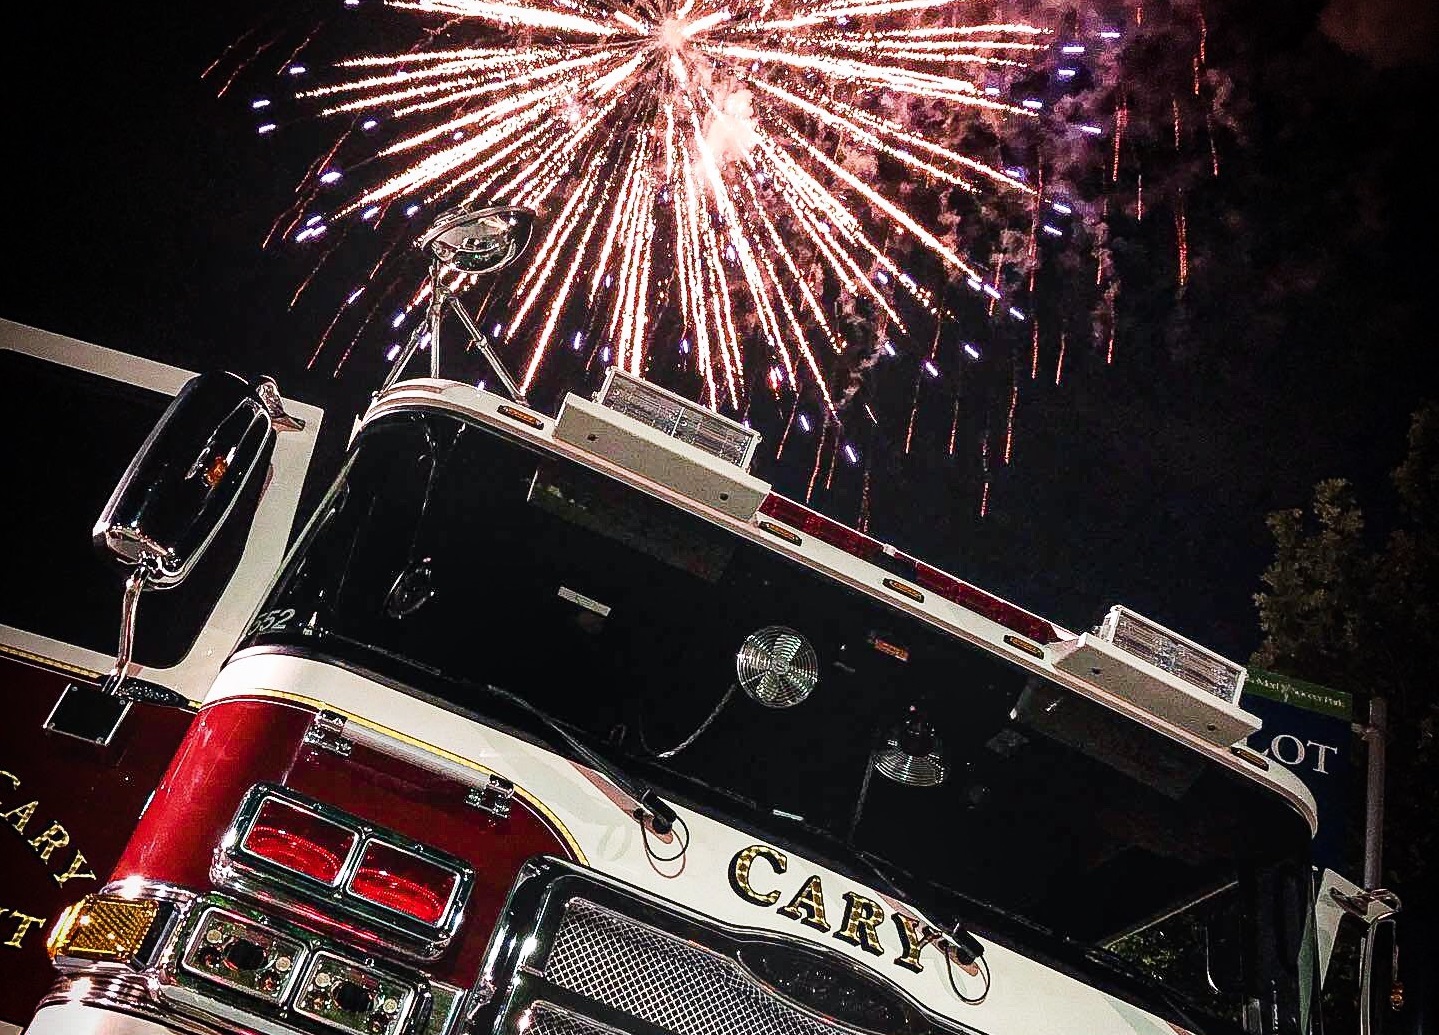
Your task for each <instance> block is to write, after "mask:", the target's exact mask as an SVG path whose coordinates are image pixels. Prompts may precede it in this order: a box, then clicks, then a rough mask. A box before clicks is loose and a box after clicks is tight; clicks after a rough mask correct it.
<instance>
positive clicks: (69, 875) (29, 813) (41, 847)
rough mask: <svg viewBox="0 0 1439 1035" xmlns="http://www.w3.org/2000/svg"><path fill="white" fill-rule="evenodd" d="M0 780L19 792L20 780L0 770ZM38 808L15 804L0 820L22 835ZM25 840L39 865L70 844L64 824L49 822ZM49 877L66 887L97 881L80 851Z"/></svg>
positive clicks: (0, 913)
mask: <svg viewBox="0 0 1439 1035" xmlns="http://www.w3.org/2000/svg"><path fill="white" fill-rule="evenodd" d="M0 781H9V783H10V789H11V790H12V791H13V790H18V789H19V787H20V777H18V776H16V775H15V774H14V773H12V772H10V771H9V770H8V769H0ZM39 807H40V803H39V802H38V801H30V802H26V803H25V804H24V805H16V806H15V807H14V808H12V809H10V810H9V811H8V812H0V819H3V820H4V821H5V822H7V823H9V824H10V826H12V827H14V828H15V832H16V833H17V834H21V835H23V834H24V833H25V828H26V827H27V826H29V825H30V820H31V819H33V818H34V816H35V810H36V809H38V808H39ZM27 840H28V843H29V845H30V847H31V848H33V849H34V850H35V854H36V855H37V856H38V857H39V859H40V861H41V862H42V863H48V862H50V856H52V855H54V854H55V849H57V848H64V847H65V846H66V845H68V844H69V843H70V831H68V830H66V829H65V827H64V826H63V825H61V824H59V823H56V822H54V821H53V820H52V821H51V822H50V826H49V827H48V828H46V830H45V832H44V833H42V834H39V835H37V836H35V837H32V838H28V839H27ZM60 858H63V857H60ZM60 858H57V859H56V861H55V865H57V866H58V865H59V861H60ZM50 876H51V877H53V878H54V880H55V883H56V884H59V885H62V886H63V885H64V884H65V882H66V881H70V880H97V879H98V878H97V877H96V876H95V871H93V870H91V869H90V860H88V859H86V858H85V853H83V852H81V851H79V850H78V849H77V850H76V852H75V856H74V858H72V859H71V860H70V865H69V866H67V867H65V869H64V870H63V871H56V872H52V873H51V874H50ZM4 915H5V910H4V909H0V916H4ZM13 915H14V916H16V917H20V916H24V915H25V914H23V913H15V914H13ZM27 929H28V928H27ZM23 936H24V932H23V931H22V932H21V933H20V934H17V935H16V937H17V938H19V937H23ZM3 944H6V945H9V944H10V943H9V942H5V943H3Z"/></svg>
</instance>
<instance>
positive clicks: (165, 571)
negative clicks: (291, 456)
mask: <svg viewBox="0 0 1439 1035" xmlns="http://www.w3.org/2000/svg"><path fill="white" fill-rule="evenodd" d="M296 425H297V422H296V419H295V418H292V417H288V416H286V415H285V414H284V412H283V409H281V407H280V399H279V391H278V389H276V388H275V383H274V381H272V380H270V379H269V378H264V379H262V380H261V381H259V382H258V383H257V384H254V385H252V384H250V383H249V382H247V381H245V380H244V379H243V378H241V377H239V376H237V375H235V374H230V373H218V372H217V373H208V374H201V375H199V376H198V377H195V378H192V379H191V380H190V382H189V383H188V384H186V385H185V387H184V388H182V389H181V390H180V393H179V394H178V395H176V396H175V398H174V400H173V401H172V402H171V403H170V406H169V408H168V409H166V410H165V413H164V414H163V415H162V416H161V417H160V420H159V422H158V423H157V424H156V425H155V428H154V430H152V431H151V432H150V436H149V438H147V439H146V440H145V444H144V445H143V446H141V447H140V451H139V452H138V453H136V454H135V458H134V460H132V461H131V462H130V466H129V467H128V468H127V469H126V471H125V474H124V475H123V476H122V477H121V479H120V481H119V484H117V485H116V486H115V491H114V492H113V493H112V494H111V495H110V499H109V501H108V502H107V503H106V504H105V508H104V510H103V511H101V513H100V518H99V520H98V521H97V522H96V523H95V528H94V532H93V537H94V541H95V544H96V545H97V546H98V547H100V548H101V549H102V550H103V551H104V552H106V553H108V554H109V555H111V556H112V557H114V558H116V559H118V560H119V561H120V562H121V563H122V564H124V565H126V566H128V567H133V568H135V569H137V572H139V573H142V576H141V577H142V581H143V582H144V583H145V588H147V589H148V588H154V589H168V588H170V587H172V586H177V585H179V584H180V583H181V582H182V581H184V579H185V576H187V575H188V574H189V573H190V571H191V570H192V569H193V568H194V567H195V564H196V563H197V562H198V561H199V559H200V557H201V556H202V555H203V554H204V552H205V549H206V548H207V547H208V546H209V545H210V543H211V542H212V541H213V540H214V538H215V534H216V533H217V532H218V531H219V530H220V526H221V525H223V524H224V522H225V518H226V517H228V516H229V513H230V511H231V509H233V507H234V505H235V501H236V500H238V499H239V497H240V493H241V490H242V489H244V487H245V484H246V483H247V482H248V481H249V479H250V477H251V475H253V474H254V472H255V471H256V470H258V469H259V468H260V467H261V466H262V465H263V463H264V460H265V457H266V456H267V455H268V452H269V447H270V445H271V444H272V443H273V441H274V437H275V430H276V428H277V427H295V426H296ZM298 426H300V427H303V423H299V424H298Z"/></svg>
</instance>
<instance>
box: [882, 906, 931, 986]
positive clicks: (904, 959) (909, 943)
mask: <svg viewBox="0 0 1439 1035" xmlns="http://www.w3.org/2000/svg"><path fill="white" fill-rule="evenodd" d="M890 919H891V920H893V921H894V926H895V927H897V928H899V944H900V946H901V947H902V948H903V950H904V951H903V952H901V953H900V954H899V955H898V956H896V957H895V958H894V962H895V965H896V966H899V967H903V968H904V969H905V970H912V971H914V972H915V973H916V974H918V973H919V972H920V971H922V970H923V969H924V964H923V963H921V962H920V961H919V954H920V951H921V950H923V948H924V947H925V946H926V945H928V944H929V943H930V942H932V941H935V940H937V939H939V938H943V937H944V932H943V931H936V930H935V929H934V928H933V927H930V926H929V924H920V922H919V921H918V920H916V919H915V918H914V917H912V916H905V915H904V914H903V913H895V914H894V915H893V916H891V917H890Z"/></svg>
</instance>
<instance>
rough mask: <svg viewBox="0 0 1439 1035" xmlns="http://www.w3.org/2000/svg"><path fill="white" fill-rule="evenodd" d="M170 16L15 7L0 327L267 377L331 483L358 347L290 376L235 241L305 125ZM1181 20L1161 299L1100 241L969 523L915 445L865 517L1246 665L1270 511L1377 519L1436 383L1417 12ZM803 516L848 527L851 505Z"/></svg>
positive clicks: (1425, 89) (968, 572) (223, 17)
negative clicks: (1213, 121)
mask: <svg viewBox="0 0 1439 1035" xmlns="http://www.w3.org/2000/svg"><path fill="white" fill-rule="evenodd" d="M335 6H336V7H338V6H339V5H338V3H336V4H335ZM1256 9H1258V10H1256ZM171 11H172V12H173V13H166V12H164V11H162V10H161V7H160V5H153V4H148V5H147V4H138V5H136V4H131V5H113V4H105V5H88V6H85V7H82V8H76V7H73V6H68V5H60V4H25V5H22V6H21V7H19V8H17V9H16V10H15V11H12V13H11V15H10V18H9V20H8V23H7V27H6V33H5V43H4V47H5V48H6V49H7V51H8V54H7V60H6V61H5V62H4V64H3V68H4V71H3V72H0V75H3V76H4V77H5V87H6V88H5V92H4V96H5V97H6V98H7V101H8V103H7V105H6V112H5V121H4V132H5V137H4V139H5V155H6V158H7V161H6V163H5V165H6V173H7V176H6V202H7V203H6V205H5V220H4V232H5V240H6V248H5V252H6V256H7V260H6V263H5V272H4V275H3V276H0V316H3V317H5V318H8V319H12V320H16V321H19V322H22V323H27V324H32V325H35V326H38V327H42V328H45V329H48V330H53V331H57V332H60V333H63V334H67V335H70V336H73V337H76V338H80V339H83V340H87V341H91V342H94V343H97V344H101V345H105V346H108V347H111V348H116V349H121V350H126V351H131V352H136V353H139V354H142V355H146V356H150V357H153V358H157V359H162V360H166V361H170V362H174V363H177V364H180V365H182V366H187V367H190V368H192V369H204V368H208V367H217V366H224V367H230V368H232V369H236V370H240V371H242V372H255V373H270V374H273V375H274V376H276V377H277V378H278V379H279V380H280V383H281V385H282V387H283V388H284V389H285V390H286V392H287V393H288V394H290V395H292V396H295V397H298V398H301V399H304V400H305V401H308V402H314V403H317V404H320V405H325V406H327V407H329V408H330V410H331V415H330V417H329V418H328V430H329V434H328V436H327V438H326V440H325V441H324V442H323V443H322V447H321V449H322V452H321V462H322V463H324V464H326V465H327V468H328V470H329V471H332V470H333V464H334V461H335V458H336V456H337V451H338V450H339V449H340V448H341V446H342V439H343V436H344V434H345V429H347V428H348V426H349V422H350V417H351V415H352V414H354V413H355V412H356V411H357V410H358V409H359V408H360V407H361V406H362V405H363V403H364V401H365V398H366V396H367V394H368V392H369V391H370V390H372V389H373V387H374V386H375V385H376V384H377V383H378V379H379V377H380V366H381V364H380V363H379V361H378V357H375V356H373V355H372V356H369V357H359V358H357V359H356V360H355V361H354V362H352V363H351V364H350V365H348V366H347V367H345V368H344V370H343V371H342V373H341V374H340V375H339V376H335V374H334V371H333V367H332V365H320V366H317V367H316V368H315V369H313V370H309V369H306V367H305V360H306V358H307V357H308V355H309V353H310V351H311V347H312V343H313V341H314V339H315V336H316V335H317V334H318V333H319V332H320V331H321V330H322V329H323V326H324V322H323V315H322V313H321V312H320V308H318V307H311V308H306V307H304V306H301V307H300V308H298V309H296V310H294V311H288V310H287V303H288V300H289V298H290V296H291V294H292V292H293V291H294V288H295V286H296V284H297V283H298V281H299V279H300V278H301V277H302V276H303V273H304V271H305V269H306V260H305V259H304V257H303V256H301V255H299V254H297V253H296V252H294V251H289V252H284V251H276V250H270V251H266V250H263V249H262V248H261V242H262V240H263V239H264V237H265V235H266V233H267V232H268V230H269V229H270V226H271V224H272V222H273V221H274V220H275V218H276V216H277V215H278V214H279V213H280V212H282V211H283V210H284V209H285V207H286V206H287V205H289V204H290V203H291V201H292V199H293V191H294V188H295V184H296V183H297V182H299V181H300V179H301V178H302V177H303V175H304V174H305V172H306V169H307V165H308V163H309V161H310V160H311V159H312V158H313V157H314V155H315V153H316V149H317V148H318V147H320V146H322V145H323V141H324V137H323V135H322V134H320V133H319V132H316V133H314V134H313V135H312V136H309V137H306V136H305V134H304V133H303V132H302V131H293V132H288V133H287V136H286V137H285V139H284V140H271V139H261V138H259V137H257V135H256V133H255V125H256V120H255V117H254V115H253V113H252V112H251V111H250V109H249V101H250V99H251V97H252V96H254V94H255V92H256V90H255V83H256V80H253V79H252V80H251V81H250V82H249V83H247V84H242V85H241V86H239V87H237V88H236V89H234V90H232V91H230V92H228V93H227V94H226V95H225V96H223V97H217V92H218V87H219V85H220V84H219V82H218V81H217V79H216V78H215V77H214V76H211V77H208V78H206V77H204V76H203V72H204V70H205V69H206V67H207V66H208V65H209V64H210V63H211V62H212V61H213V60H215V59H216V58H218V57H220V56H221V55H222V54H224V52H225V50H226V48H227V47H228V46H230V45H231V44H232V43H234V42H235V41H236V40H240V39H242V38H245V37H246V34H247V33H249V32H251V31H252V30H253V29H255V27H256V26H257V25H258V24H260V23H261V21H262V18H261V14H262V13H263V12H262V9H261V8H260V7H258V6H257V5H254V4H246V3H238V2H233V0H216V2H211V3H206V4H203V5H185V6H184V7H182V8H171ZM1208 15H1209V24H1210V31H1211V36H1210V55H1209V57H1210V64H1211V65H1212V66H1214V67H1216V68H1220V69H1222V70H1223V72H1224V74H1225V75H1226V76H1227V78H1228V81H1229V82H1230V83H1231V85H1232V94H1231V96H1230V98H1229V104H1228V107H1229V110H1230V111H1231V112H1232V113H1233V114H1234V116H1235V126H1234V129H1233V130H1232V131H1227V132H1226V134H1225V136H1224V138H1223V144H1224V146H1223V149H1222V150H1223V153H1222V155H1221V157H1222V166H1221V174H1220V176H1219V177H1218V178H1217V179H1212V180H1209V181H1207V182H1205V183H1204V184H1202V185H1201V186H1200V187H1199V188H1198V189H1197V190H1196V191H1195V193H1194V194H1193V196H1192V197H1191V198H1190V203H1189V209H1188V220H1189V223H1188V235H1189V242H1190V264H1191V265H1190V274H1189V281H1188V284H1187V286H1186V288H1185V290H1184V292H1183V293H1182V295H1181V294H1180V293H1179V292H1178V291H1177V290H1176V287H1175V280H1174V276H1173V270H1172V268H1171V267H1172V265H1173V262H1174V257H1173V250H1172V247H1170V246H1169V244H1168V243H1167V238H1166V237H1165V235H1164V234H1161V233H1158V232H1157V231H1156V232H1154V233H1136V234H1134V235H1132V236H1131V237H1130V238H1128V239H1126V240H1121V241H1120V242H1118V244H1117V252H1118V254H1117V256H1116V261H1117V262H1118V263H1119V264H1120V266H1121V269H1122V271H1123V273H1124V294H1123V296H1122V303H1121V317H1122V319H1121V330H1120V335H1119V338H1118V349H1117V353H1116V357H1115V361H1114V363H1113V365H1110V366H1106V365H1104V364H1103V363H1102V362H1101V361H1099V360H1097V359H1096V358H1095V356H1096V354H1094V353H1093V352H1091V353H1090V354H1088V358H1085V356H1084V355H1083V354H1080V353H1077V354H1076V358H1075V359H1074V361H1073V366H1072V367H1071V369H1070V370H1069V371H1068V373H1067V374H1066V377H1065V380H1064V382H1063V383H1062V384H1061V385H1059V386H1054V385H1053V384H1052V383H1050V384H1040V383H1036V384H1035V385H1034V386H1033V387H1032V388H1030V387H1028V386H1026V390H1025V393H1024V395H1023V397H1022V402H1021V406H1020V409H1019V411H1018V414H1017V421H1016V436H1015V442H1014V456H1013V462H1012V463H1011V464H1010V465H1009V466H1007V467H1002V468H1000V469H998V470H996V472H995V474H994V477H993V482H992V486H991V497H990V503H989V512H988V514H987V516H985V517H984V518H982V519H981V518H980V517H979V516H978V507H977V499H976V492H975V482H974V480H973V478H972V477H968V476H964V475H962V474H957V473H956V471H955V470H954V465H955V463H956V461H951V460H949V459H948V458H947V457H945V456H944V455H943V451H942V450H928V451H925V450H918V451H915V453H913V454H912V455H911V456H909V457H904V456H883V457H880V458H879V459H878V460H877V461H876V471H877V473H876V477H875V483H874V484H875V492H874V496H873V498H872V500H871V504H870V517H871V526H870V530H871V532H872V533H873V534H875V535H877V536H879V537H881V538H884V539H887V540H889V541H891V542H894V543H895V544H896V545H897V546H899V547H901V548H903V549H906V550H908V551H910V552H914V553H918V554H919V555H921V556H923V557H925V558H926V559H929V560H932V561H934V562H935V563H937V564H939V565H940V566H941V567H945V568H948V569H949V570H951V571H953V572H954V573H955V574H957V575H960V576H961V577H963V578H966V579H968V580H970V581H972V582H975V583H977V584H979V585H981V586H983V587H985V588H988V589H990V590H992V591H995V592H998V593H1000V594H1001V595H1004V596H1007V597H1009V598H1010V599H1012V600H1014V601H1015V602H1017V603H1019V604H1021V605H1023V606H1025V607H1027V608H1029V609H1031V610H1035V611H1038V612H1040V613H1042V614H1044V615H1045V616H1046V617H1049V618H1051V619H1053V620H1055V621H1057V622H1059V623H1061V624H1064V625H1067V626H1069V627H1070V628H1075V629H1084V628H1087V627H1088V626H1089V625H1091V624H1093V623H1095V622H1097V620H1098V619H1099V618H1100V617H1101V616H1102V615H1103V613H1104V611H1105V610H1106V609H1107V608H1108V606H1109V605H1110V604H1113V603H1124V604H1126V605H1129V606H1130V607H1133V608H1135V609H1136V610H1139V611H1140V612H1142V613H1145V614H1148V615H1150V616H1152V617H1153V618H1155V619H1157V620H1159V621H1161V622H1163V623H1165V624H1167V625H1170V626H1172V627H1174V628H1175V629H1177V630H1178V631H1180V632H1182V633H1185V634H1187V635H1190V636H1192V637H1193V638H1195V639H1198V640H1200V641H1201V642H1203V643H1206V644H1208V645H1210V646H1212V647H1214V648H1216V649H1219V650H1221V651H1223V652H1225V653H1227V654H1229V655H1230V656H1232V657H1236V658H1238V659H1240V660H1244V659H1247V657H1248V654H1249V652H1250V651H1251V650H1252V649H1253V648H1254V647H1256V646H1257V644H1258V628H1257V621H1256V616H1255V610H1254V608H1253V605H1252V603H1251V599H1250V598H1251V595H1252V594H1253V593H1254V592H1256V591H1257V590H1258V589H1259V588H1260V583H1259V576H1260V572H1261V571H1262V569H1263V567H1264V565H1265V563H1266V562H1267V560H1268V557H1269V540H1268V533H1267V531H1266V530H1265V527H1264V515H1265V514H1266V512H1268V511H1270V510H1273V509H1275V508H1279V507H1289V506H1297V505H1301V504H1303V503H1304V502H1305V501H1306V500H1307V498H1308V495H1309V492H1310V487H1311V486H1312V484H1313V483H1314V482H1315V481H1316V480H1317V479H1319V478H1323V477H1329V476H1345V477H1349V478H1351V479H1353V480H1354V481H1355V482H1357V483H1358V485H1359V488H1360V493H1361V498H1362V499H1363V500H1364V501H1365V502H1366V504H1367V508H1366V509H1368V510H1371V511H1372V512H1373V514H1374V517H1375V521H1376V523H1379V522H1380V521H1382V518H1383V514H1384V511H1385V509H1386V508H1387V507H1388V506H1389V500H1388V497H1387V495H1386V488H1387V478H1386V476H1387V472H1388V471H1389V470H1390V469H1391V468H1392V467H1393V466H1394V465H1395V464H1396V463H1397V462H1398V461H1399V459H1400V458H1401V457H1402V454H1403V446H1404V434H1405V430H1406V427H1407V421H1408V415H1409V414H1410V412H1411V411H1412V410H1413V408H1414V407H1415V406H1416V405H1417V404H1418V403H1419V402H1420V401H1422V400H1424V399H1426V398H1436V397H1439V376H1436V372H1435V366H1436V364H1435V359H1434V355H1433V347H1434V345H1435V340H1434V334H1433V331H1432V329H1431V324H1430V322H1429V319H1428V312H1427V308H1428V307H1427V303H1429V302H1430V300H1431V297H1432V295H1433V293H1434V291H1435V286H1434V285H1435V281H1434V276H1433V274H1434V273H1435V269H1434V264H1433V262H1432V258H1431V252H1432V244H1431V240H1430V238H1431V236H1432V234H1431V229H1430V224H1431V221H1432V220H1431V213H1432V210H1433V207H1434V204H1435V197H1434V190H1433V176H1432V171H1431V170H1432V165H1431V163H1430V162H1429V160H1428V159H1427V157H1424V156H1425V154H1426V151H1427V149H1428V148H1429V147H1430V146H1432V139H1431V138H1432V135H1433V130H1434V128H1435V125H1434V123H1435V119H1434V116H1433V114H1432V101H1431V95H1432V91H1433V87H1434V83H1435V73H1436V71H1439V65H1436V60H1435V53H1436V48H1435V46H1434V38H1435V20H1436V14H1435V10H1434V5H1433V4H1432V3H1428V2H1424V0H1416V2H1412V3H1410V4H1407V5H1406V4H1404V3H1402V2H1400V0H1385V2H1382V3H1367V2H1364V0H1332V3H1331V5H1330V7H1329V8H1328V9H1325V8H1324V6H1323V5H1322V4H1310V3H1300V2H1295V0H1266V2H1264V3H1262V4H1256V3H1253V2H1252V0H1251V2H1248V3H1245V2H1240V0H1220V2H1217V3H1214V4H1213V5H1211V6H1210V7H1209V9H1208ZM269 17H272V15H270V14H267V15H266V18H269ZM307 144H308V149H307V147H306V146H305V145H307ZM902 380H903V378H900V377H899V376H898V375H896V382H897V383H898V382H899V381H902ZM68 419H77V418H76V417H75V416H74V415H59V416H58V417H57V421H58V422H59V423H58V424H57V428H56V429H53V433H52V434H51V435H50V438H51V440H53V441H57V442H58V441H61V440H62V437H63V434H64V432H63V421H64V420H68ZM78 419H83V418H78ZM11 448H14V444H12V445H11ZM967 448H968V446H966V449H967ZM757 473H759V474H761V475H762V476H767V477H768V476H771V474H770V472H766V471H764V470H760V471H759V472H757ZM773 477H774V478H775V480H776V482H777V483H778V484H780V485H781V486H782V487H783V488H784V489H786V490H787V491H789V492H790V493H791V494H795V493H796V492H799V493H802V491H803V488H804V486H803V484H799V485H796V484H794V475H793V472H786V471H776V472H774V473H773ZM815 505H816V506H817V507H818V508H820V509H827V510H831V511H832V512H833V514H834V516H836V517H837V518H839V519H841V520H844V521H847V522H853V521H854V520H855V519H856V507H855V502H854V493H853V492H852V491H850V492H848V493H847V494H846V493H836V494H835V495H834V496H833V497H832V498H820V497H817V498H816V500H815Z"/></svg>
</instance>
